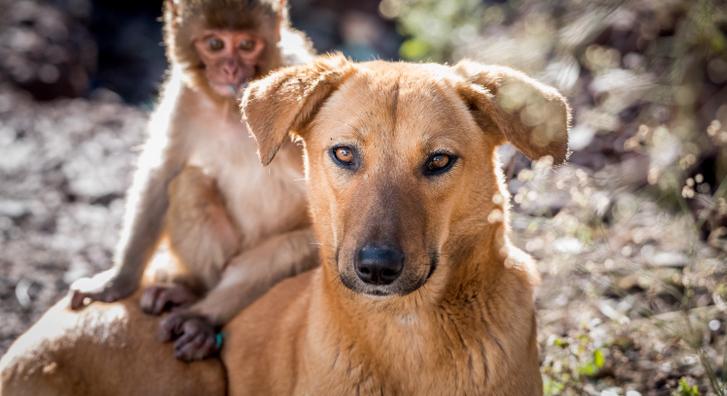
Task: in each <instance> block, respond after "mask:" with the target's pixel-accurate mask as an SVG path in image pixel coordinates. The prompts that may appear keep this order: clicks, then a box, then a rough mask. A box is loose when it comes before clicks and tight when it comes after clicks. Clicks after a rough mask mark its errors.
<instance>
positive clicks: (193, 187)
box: [141, 166, 240, 315]
mask: <svg viewBox="0 0 727 396" xmlns="http://www.w3.org/2000/svg"><path fill="white" fill-rule="evenodd" d="M168 196H169V210H168V212H167V217H166V224H165V229H166V230H165V231H166V234H167V237H168V241H169V247H170V250H171V252H172V254H173V255H174V256H175V257H176V258H177V260H178V261H179V263H180V264H181V266H182V267H184V268H185V269H186V270H187V272H188V275H189V276H188V278H187V279H186V280H185V279H180V280H178V281H177V280H175V281H173V282H172V283H167V284H162V285H154V286H151V287H149V288H147V289H145V291H144V294H143V296H142V298H141V306H142V309H143V310H144V312H147V313H151V314H155V315H158V314H161V313H162V312H163V311H165V310H167V309H170V308H173V307H175V306H185V305H189V304H191V303H192V302H193V301H196V300H197V295H198V294H199V293H198V291H199V290H198V289H199V287H196V288H195V283H201V284H202V289H208V288H210V287H212V285H214V284H216V283H217V282H218V280H219V276H220V273H221V272H222V270H223V268H224V265H225V263H226V262H227V261H228V260H229V259H230V257H232V255H234V254H235V253H236V252H237V249H238V246H239V240H240V238H239V234H238V232H237V230H236V229H235V227H234V225H233V224H232V222H231V220H230V219H229V217H228V215H227V211H226V209H225V206H224V202H223V200H222V196H221V194H220V192H219V191H218V189H217V185H216V182H215V180H214V179H212V178H210V177H208V176H206V175H205V174H204V173H203V172H202V171H201V170H200V169H199V168H197V167H193V166H189V167H186V168H185V169H184V170H183V171H182V172H181V173H180V174H179V175H178V176H177V177H176V178H175V179H174V180H172V182H171V183H170V185H169V190H168ZM195 289H197V290H195Z"/></svg>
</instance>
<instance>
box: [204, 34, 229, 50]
mask: <svg viewBox="0 0 727 396" xmlns="http://www.w3.org/2000/svg"><path fill="white" fill-rule="evenodd" d="M207 48H209V50H210V51H212V52H217V51H221V50H222V49H223V48H225V42H224V41H222V40H220V39H218V38H217V37H210V38H208V39H207Z"/></svg>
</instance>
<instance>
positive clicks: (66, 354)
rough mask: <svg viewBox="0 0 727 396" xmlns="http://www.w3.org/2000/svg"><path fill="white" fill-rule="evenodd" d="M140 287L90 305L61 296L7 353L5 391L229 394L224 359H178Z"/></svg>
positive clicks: (1, 390)
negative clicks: (145, 308) (145, 309)
mask: <svg viewBox="0 0 727 396" xmlns="http://www.w3.org/2000/svg"><path fill="white" fill-rule="evenodd" d="M140 294H141V293H140V292H137V293H136V294H135V295H133V296H131V297H129V298H127V299H124V300H122V301H119V302H117V303H113V304H102V303H99V304H94V305H92V306H90V307H88V308H87V309H85V310H82V311H71V310H70V309H69V308H68V304H69V301H68V298H64V299H62V300H61V301H59V302H58V303H57V304H56V305H55V306H53V307H52V308H51V309H50V310H48V312H46V313H45V314H44V315H43V317H42V318H41V319H40V320H39V321H38V322H37V323H35V324H34V325H33V327H31V328H30V330H28V331H27V332H26V333H25V334H23V335H22V336H21V337H20V338H19V339H17V340H16V341H15V343H13V345H12V346H11V347H10V349H9V350H8V352H7V353H6V354H5V356H3V358H2V360H0V395H2V396H16V395H17V396H26V395H27V396H31V395H32V396H82V395H105V396H122V395H189V396H196V395H210V396H213V395H224V394H225V386H226V385H225V371H224V367H223V365H222V364H221V362H220V361H219V360H217V359H207V360H203V361H199V362H194V363H185V362H181V361H179V360H177V359H174V357H173V349H174V347H173V345H172V344H169V343H166V344H165V343H161V342H159V341H158V340H157V339H156V337H155V334H156V332H157V326H158V320H157V318H155V317H153V316H149V315H146V314H144V313H142V312H141V308H140V307H139V296H140Z"/></svg>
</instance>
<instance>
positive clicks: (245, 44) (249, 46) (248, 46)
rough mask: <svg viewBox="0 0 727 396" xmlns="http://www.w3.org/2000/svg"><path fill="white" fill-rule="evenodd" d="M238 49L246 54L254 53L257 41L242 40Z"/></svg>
mask: <svg viewBox="0 0 727 396" xmlns="http://www.w3.org/2000/svg"><path fill="white" fill-rule="evenodd" d="M237 48H239V49H241V50H243V51H246V52H247V51H252V50H253V49H255V40H242V41H240V44H238V45H237Z"/></svg>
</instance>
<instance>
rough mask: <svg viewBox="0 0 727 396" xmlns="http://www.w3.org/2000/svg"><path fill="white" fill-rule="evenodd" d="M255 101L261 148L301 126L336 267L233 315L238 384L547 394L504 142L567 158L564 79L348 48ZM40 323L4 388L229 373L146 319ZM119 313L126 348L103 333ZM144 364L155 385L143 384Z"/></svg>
mask: <svg viewBox="0 0 727 396" xmlns="http://www.w3.org/2000/svg"><path fill="white" fill-rule="evenodd" d="M243 106H244V110H245V113H246V116H247V120H248V124H249V126H250V128H251V131H252V132H253V133H254V134H255V137H256V139H257V141H258V145H259V153H260V156H261V159H262V160H263V162H264V163H269V162H270V161H271V160H272V159H273V156H274V155H275V152H276V150H277V149H278V147H279V146H280V145H281V144H282V143H283V142H284V141H285V140H286V139H287V137H288V135H289V133H290V132H291V131H292V132H293V133H295V134H296V135H298V136H300V137H301V138H302V139H303V140H304V142H305V152H306V172H307V179H308V187H309V189H310V190H309V191H310V198H311V199H310V201H311V213H312V217H313V222H314V228H315V231H316V233H317V236H318V238H319V240H320V241H321V244H322V245H321V259H322V267H320V268H319V269H316V270H313V271H311V272H307V273H305V274H303V275H300V276H298V277H295V278H291V279H289V280H286V281H283V282H282V283H280V284H279V285H277V286H276V287H274V288H273V289H272V290H271V291H269V292H268V293H267V294H265V295H264V296H263V297H261V298H260V299H259V300H258V301H256V302H255V303H253V304H252V305H251V306H250V307H248V308H247V309H245V310H244V311H242V312H241V313H240V314H239V315H238V316H237V317H236V318H235V319H234V320H233V321H232V322H231V323H230V324H229V325H228V326H227V327H226V328H225V333H226V334H227V341H226V344H225V347H224V349H223V355H222V358H223V362H224V364H225V366H226V369H227V383H228V392H229V393H231V394H233V395H248V394H280V395H287V394H334V395H343V394H422V395H424V394H428V395H444V394H484V395H539V394H542V385H541V378H540V373H539V368H538V351H537V343H536V327H535V312H534V304H533V285H534V283H535V282H536V280H537V275H536V273H535V270H534V268H533V263H532V261H531V259H530V258H529V257H528V256H527V255H526V254H524V253H522V252H521V251H519V250H518V249H516V248H514V247H512V246H511V245H510V244H509V242H508V237H507V193H506V190H505V187H504V185H503V178H502V175H501V172H500V171H499V168H498V164H497V159H496V155H495V148H496V147H497V146H498V145H499V144H501V143H503V142H505V141H510V142H511V143H513V144H514V145H515V146H516V147H517V148H519V149H520V150H521V151H523V152H524V153H525V154H527V155H528V156H530V157H531V158H539V157H543V156H551V157H552V158H553V160H554V162H555V163H561V162H563V161H564V160H565V157H566V154H567V128H568V119H569V110H568V106H567V104H566V102H565V100H564V99H563V98H562V97H561V96H560V95H559V94H558V93H557V92H556V91H555V90H553V89H552V88H549V87H546V86H544V85H542V84H539V83H537V82H536V81H534V80H532V79H529V78H528V77H526V76H524V75H523V74H521V73H518V72H515V71H513V70H510V69H507V68H502V67H491V66H482V65H479V64H475V63H472V62H466V61H465V62H461V63H459V64H457V65H456V66H454V67H446V66H438V65H415V64H407V63H386V62H371V63H363V64H353V63H350V62H348V61H346V60H345V59H344V58H342V57H340V56H333V57H328V58H322V59H321V60H319V61H317V62H316V63H314V64H312V65H308V66H298V67H291V68H287V69H282V70H281V71H279V72H276V73H274V74H272V75H270V76H268V77H267V78H265V79H263V80H260V81H259V82H256V83H253V84H252V85H251V87H250V88H249V90H248V91H247V94H246V97H245V100H244V104H243ZM114 306H115V305H114ZM104 307H105V306H102V305H99V306H95V305H94V306H92V307H90V308H92V310H87V311H84V312H83V313H82V314H83V315H85V316H84V317H93V316H94V315H97V314H95V313H94V312H98V311H99V310H103V309H106V308H104ZM59 309H60V308H58V307H56V308H54V310H59ZM135 309H136V308H133V309H132V308H131V307H129V308H128V312H136V311H135ZM59 315H68V313H60V314H59ZM130 320H133V318H130ZM138 320H139V321H140V322H145V323H147V324H148V322H149V321H148V319H146V318H143V317H139V318H138ZM41 324H43V326H46V327H47V329H49V330H50V333H51V334H50V335H45V336H43V337H42V338H33V337H34V336H33V337H31V336H29V335H28V334H26V335H24V336H23V337H21V339H20V340H19V341H18V342H16V344H15V345H14V346H13V347H12V348H11V351H10V352H8V355H6V356H5V357H4V358H3V361H2V362H1V363H0V370H2V377H1V378H2V381H3V382H2V387H3V388H2V392H3V395H5V390H6V389H7V390H10V389H12V390H13V391H14V392H8V393H7V394H11V393H12V394H43V393H42V392H41V391H44V390H45V391H46V393H50V394H59V393H60V394H63V393H62V392H61V390H62V391H64V392H67V394H85V393H87V392H89V390H92V393H100V394H114V392H116V393H118V394H184V393H190V391H189V389H194V391H198V390H199V389H200V386H209V387H211V390H213V391H214V390H217V389H219V384H221V383H223V382H222V381H223V379H222V378H221V377H220V374H219V372H218V371H217V368H216V367H210V366H201V365H199V364H197V366H190V369H189V370H187V371H185V370H183V369H182V368H181V367H180V366H178V365H179V364H180V363H179V362H176V361H174V360H173V359H168V353H167V352H164V351H160V348H162V347H164V346H162V345H160V344H158V343H154V342H153V339H151V338H152V337H150V334H149V333H148V332H147V331H149V329H146V330H145V326H146V325H144V326H140V325H137V326H114V324H113V315H107V316H105V317H104V318H99V319H98V320H96V321H93V320H91V321H79V320H78V319H77V320H76V322H75V325H74V326H75V327H73V326H72V328H74V329H75V331H77V332H82V333H83V334H87V336H84V337H81V338H79V337H77V336H75V335H74V334H73V333H72V332H71V331H69V330H60V331H58V330H55V329H53V328H52V324H51V323H50V320H47V319H45V318H44V319H43V320H42V321H41V322H40V323H39V324H38V325H36V327H35V328H34V332H35V333H39V332H40V330H39V329H38V326H39V325H41ZM146 327H149V326H146ZM119 328H120V330H119ZM106 331H108V332H109V333H110V334H111V335H113V336H114V337H112V338H118V339H120V343H121V344H123V345H127V349H126V350H124V349H104V348H102V346H104V345H106V344H108V343H110V341H109V337H108V335H107V334H106V333H105V332H106ZM31 333H33V331H31ZM111 345H113V344H111ZM46 350H50V351H52V352H51V353H48V352H45V351H46ZM157 355H158V356H161V357H163V358H165V359H166V360H161V359H157V358H156V356H157ZM58 362H60V363H59V364H58ZM210 364H212V363H210ZM192 367H199V369H194V370H193V369H191V368H192ZM127 370H128V371H127ZM140 370H142V371H143V370H146V371H144V373H145V374H146V375H141V374H139V372H140ZM127 372H128V373H129V374H126V373H127ZM123 378H126V379H127V381H128V384H124V383H123V382H122V380H121V379H123ZM141 378H144V380H143V381H144V383H143V384H142V385H144V386H146V387H147V388H144V387H143V386H142V387H132V385H130V384H131V381H138V379H141ZM203 379H206V382H205V381H203ZM185 381H186V382H185ZM189 381H193V382H196V383H195V384H194V385H193V386H196V387H195V388H185V386H187V384H188V383H189ZM37 384H43V386H45V387H40V386H38V385H37ZM127 386H128V388H127ZM53 390H56V392H53ZM73 390H75V392H73ZM194 391H192V392H191V393H194ZM199 393H207V392H199Z"/></svg>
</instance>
